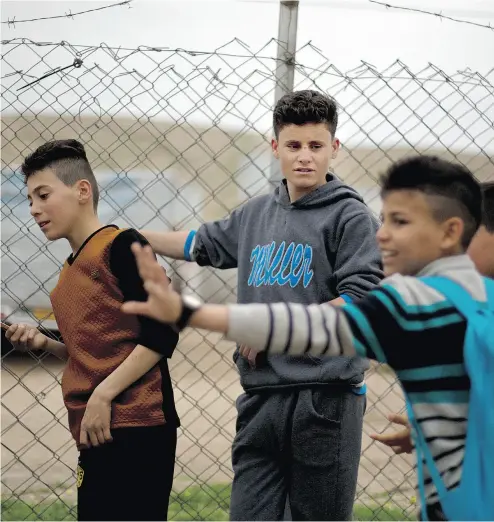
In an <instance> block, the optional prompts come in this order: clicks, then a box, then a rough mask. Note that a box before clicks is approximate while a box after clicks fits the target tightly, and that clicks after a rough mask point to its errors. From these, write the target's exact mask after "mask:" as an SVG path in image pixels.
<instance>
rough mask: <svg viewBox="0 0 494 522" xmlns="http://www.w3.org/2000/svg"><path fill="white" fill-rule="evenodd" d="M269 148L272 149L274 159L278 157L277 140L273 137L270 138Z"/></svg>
mask: <svg viewBox="0 0 494 522" xmlns="http://www.w3.org/2000/svg"><path fill="white" fill-rule="evenodd" d="M271 149H272V150H273V155H274V157H275V158H276V159H280V152H279V150H278V141H277V140H276V139H275V138H273V139H272V140H271Z"/></svg>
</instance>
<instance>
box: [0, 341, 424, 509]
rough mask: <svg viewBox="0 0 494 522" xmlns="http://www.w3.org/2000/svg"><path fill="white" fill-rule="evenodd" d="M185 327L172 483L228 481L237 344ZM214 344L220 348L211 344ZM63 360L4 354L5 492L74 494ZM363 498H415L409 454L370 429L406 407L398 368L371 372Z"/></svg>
mask: <svg viewBox="0 0 494 522" xmlns="http://www.w3.org/2000/svg"><path fill="white" fill-rule="evenodd" d="M202 334H203V332H197V331H187V332H185V333H184V334H183V338H182V340H181V342H180V345H179V347H178V349H177V351H176V352H175V354H174V356H173V359H172V360H171V362H170V368H171V371H172V378H173V380H174V383H175V400H176V403H177V408H178V411H179V415H180V417H181V421H182V428H181V432H180V434H179V441H178V448H177V465H176V472H175V483H174V488H175V489H176V490H177V491H180V490H182V489H183V488H184V487H186V486H188V485H190V484H193V483H196V484H197V483H198V484H200V483H206V482H211V483H212V482H215V483H218V482H230V481H231V478H232V471H231V461H230V448H231V442H232V440H233V436H234V430H235V417H236V410H235V399H236V398H237V396H238V395H239V394H240V393H241V387H240V385H239V379H238V374H237V372H236V369H235V367H234V365H233V363H232V358H231V356H232V353H233V346H232V344H231V343H227V342H225V341H222V340H220V338H219V336H216V335H214V334H210V335H207V336H205V337H204V336H203V335H202ZM213 347H214V349H213ZM62 369H63V363H62V362H61V361H58V360H57V359H54V358H51V357H50V358H42V359H41V360H38V359H34V358H33V357H32V356H29V355H25V356H18V355H12V354H9V355H7V356H4V358H3V360H2V373H1V377H2V382H1V389H2V399H1V402H2V420H1V424H2V494H3V495H8V494H11V493H12V492H14V494H15V495H22V494H34V493H36V494H38V493H39V492H43V491H44V492H47V493H49V492H50V490H54V489H56V490H57V492H59V493H62V492H65V493H64V494H67V495H73V494H74V488H73V485H74V476H73V467H74V463H75V462H76V455H77V452H76V449H75V446H74V444H73V442H72V439H71V436H70V434H69V432H68V430H67V427H66V414H65V408H64V406H63V402H62V396H61V391H60V387H59V384H58V382H57V379H58V380H59V379H60V377H61V373H62ZM367 383H368V407H367V413H366V417H365V427H364V437H363V442H362V457H361V462H360V471H359V480H358V491H357V495H358V499H359V500H360V501H361V502H366V501H369V499H374V500H376V501H378V502H379V503H385V502H389V501H392V502H394V503H397V504H400V505H403V504H405V505H409V503H410V499H411V498H412V497H413V495H414V492H413V484H414V479H413V476H414V474H413V471H412V469H411V462H412V460H411V458H410V457H409V456H405V457H402V456H393V457H392V455H393V453H392V452H391V451H390V450H387V449H384V448H383V447H380V445H378V444H376V443H375V442H373V441H372V440H371V439H370V438H369V436H368V434H369V433H372V432H375V431H378V432H379V431H382V430H383V429H384V428H385V427H386V425H387V424H388V422H387V420H386V414H387V413H390V412H397V411H400V410H402V408H403V399H402V394H401V390H400V388H399V386H398V385H397V384H396V383H395V378H394V374H393V373H391V372H389V371H387V370H385V369H382V368H381V369H379V370H377V369H376V368H373V369H371V370H370V371H369V374H368V376H367Z"/></svg>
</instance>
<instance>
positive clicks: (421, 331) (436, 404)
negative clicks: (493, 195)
mask: <svg viewBox="0 0 494 522" xmlns="http://www.w3.org/2000/svg"><path fill="white" fill-rule="evenodd" d="M381 196H382V200H383V210H382V227H381V228H380V229H379V231H378V233H377V240H378V243H379V247H380V250H381V255H382V262H383V267H384V270H385V274H386V276H387V277H386V279H385V280H383V281H382V283H381V285H380V286H379V287H378V288H377V289H375V290H373V291H371V292H370V293H369V294H368V295H367V296H366V297H364V298H362V299H360V300H359V301H357V302H355V303H351V304H348V305H345V306H344V307H340V308H338V307H334V306H331V305H329V304H323V305H309V306H304V305H299V304H287V303H275V304H248V305H230V306H219V305H201V304H200V303H198V302H195V301H192V300H191V299H190V298H187V297H186V296H180V295H178V294H176V293H175V292H173V291H170V289H169V288H167V279H166V277H165V276H164V274H163V271H162V270H161V268H160V267H159V265H158V264H157V262H156V261H155V259H154V257H153V256H152V254H151V252H149V251H148V250H146V249H142V248H141V247H140V246H136V247H135V250H134V253H135V254H136V257H137V259H138V263H139V266H140V270H141V276H142V277H143V279H144V280H145V281H146V284H145V286H146V290H147V291H148V292H149V299H148V301H147V302H146V303H126V304H124V305H123V307H124V310H125V311H126V312H128V313H137V314H143V315H148V316H151V317H154V318H156V319H159V320H162V321H164V322H167V323H175V324H176V326H177V327H178V329H181V328H183V327H184V326H186V325H187V324H188V325H190V326H194V327H197V328H203V329H208V330H212V331H217V332H222V333H225V334H226V337H227V338H228V339H230V340H232V341H235V342H237V343H240V344H245V345H248V346H250V347H252V348H253V349H256V350H259V351H261V350H265V351H267V352H270V353H271V354H277V353H278V354H282V353H284V354H290V355H301V354H310V355H317V356H321V355H331V356H338V355H346V356H352V355H355V354H358V355H360V356H362V357H368V358H371V359H375V360H377V361H380V362H386V363H388V364H389V365H390V366H391V367H392V368H394V370H395V371H396V373H397V375H398V377H399V379H400V381H401V383H402V385H403V387H404V389H405V392H406V394H407V395H408V398H409V400H410V402H411V403H412V407H413V410H414V413H415V416H416V417H417V420H418V422H419V424H420V425H421V428H422V430H423V432H424V435H425V437H426V440H427V442H428V444H429V447H430V450H431V453H432V455H433V457H434V460H435V462H436V466H437V468H438V470H439V472H440V474H441V476H442V478H443V480H444V483H445V486H446V487H447V488H448V489H452V488H454V487H456V486H457V485H458V484H459V482H460V480H461V474H462V464H463V458H464V448H465V436H466V427H467V416H468V403H469V390H470V381H469V378H468V376H467V374H466V371H465V367H464V364H463V347H464V346H463V345H464V337H465V331H466V321H465V319H464V318H463V316H462V315H460V314H459V313H458V311H457V310H456V308H454V307H453V306H452V305H451V304H450V303H449V302H448V301H447V300H446V299H445V298H444V296H443V295H442V294H440V293H438V292H436V291H435V290H433V289H432V288H430V287H428V286H426V285H425V284H424V283H423V282H421V281H420V280H419V279H418V278H417V277H414V276H434V275H441V276H446V277H449V278H451V279H453V280H454V281H457V282H458V283H460V284H461V285H462V286H463V287H464V288H465V289H466V290H467V291H468V292H469V293H470V294H471V295H472V296H473V297H474V298H475V299H477V300H479V301H485V300H486V290H485V284H484V282H483V279H482V277H481V275H480V274H479V272H478V271H477V269H476V268H475V265H474V263H473V262H472V260H471V259H470V257H468V255H467V254H466V251H467V249H468V247H469V245H470V242H471V240H472V238H473V237H474V235H475V234H476V232H477V229H478V228H479V225H480V223H481V198H482V196H481V189H480V186H479V184H478V183H477V181H476V180H475V178H474V177H473V175H472V174H471V173H470V172H469V171H468V170H467V169H466V168H465V167H463V166H460V165H457V164H453V163H449V162H446V161H443V160H441V159H439V158H436V157H427V156H422V157H415V158H411V159H406V160H404V161H401V162H399V163H396V164H394V165H392V166H391V167H390V169H389V170H388V172H387V173H386V174H385V175H384V176H383V179H382V193H381ZM493 436H494V434H493ZM425 481H426V484H425V487H426V502H427V508H428V509H427V511H428V515H429V516H430V517H431V518H435V519H441V518H442V515H441V510H440V506H438V496H437V492H436V491H435V488H434V486H433V485H432V481H431V479H430V476H428V474H427V472H426V473H425Z"/></svg>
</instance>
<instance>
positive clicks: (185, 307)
mask: <svg viewBox="0 0 494 522" xmlns="http://www.w3.org/2000/svg"><path fill="white" fill-rule="evenodd" d="M180 298H181V300H182V312H181V313H180V317H179V318H178V320H177V322H176V323H175V327H176V329H177V330H178V331H179V332H181V331H182V330H183V329H184V328H185V327H186V326H187V324H188V322H189V320H190V316H191V315H192V314H193V313H194V312H195V311H196V310H199V308H201V306H202V303H201V301H200V300H199V299H198V298H197V297H194V296H192V295H183V294H182V295H181V296H180Z"/></svg>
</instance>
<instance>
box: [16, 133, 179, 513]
mask: <svg viewBox="0 0 494 522" xmlns="http://www.w3.org/2000/svg"><path fill="white" fill-rule="evenodd" d="M22 171H23V174H24V176H25V181H26V184H27V188H28V199H29V204H30V207H31V214H32V216H33V217H34V219H35V221H36V223H37V226H39V227H40V228H41V230H42V231H43V233H44V234H45V236H46V238H47V239H48V240H50V241H54V240H57V239H67V241H68V242H69V244H70V247H71V249H72V253H71V254H70V255H69V257H68V258H67V260H66V261H65V263H64V266H63V269H62V271H61V273H60V277H59V280H58V283H57V285H56V287H55V288H54V289H53V291H52V293H51V295H50V298H51V302H52V306H53V311H54V314H55V318H56V320H57V324H58V328H59V330H60V333H61V335H62V338H63V343H61V342H57V341H54V340H53V339H49V338H48V337H46V336H44V335H43V334H42V333H40V332H39V331H38V330H37V329H35V328H33V327H29V326H26V325H12V326H11V327H10V328H9V330H8V331H7V333H6V337H7V339H9V340H10V342H11V343H12V344H13V346H14V347H15V348H17V349H20V350H26V349H27V350H36V349H42V350H46V351H49V352H52V353H53V354H54V355H57V356H58V357H61V358H62V359H66V360H67V365H66V367H65V370H64V374H63V378H62V393H63V398H64V403H65V406H66V407H67V411H68V423H69V428H70V431H71V433H72V436H73V438H74V440H75V442H76V444H77V447H78V449H79V451H80V453H79V463H78V466H77V485H78V518H79V520H166V518H167V510H168V499H169V495H170V492H171V487H172V482H173V473H174V465H175V450H176V443H177V427H178V426H179V425H180V421H179V418H178V415H177V412H176V410H175V403H174V397H173V390H172V384H171V380H170V374H169V371H168V365H167V358H169V357H171V355H172V354H173V351H174V349H175V347H176V345H177V342H178V335H177V333H176V332H175V331H174V330H172V329H171V328H170V327H169V326H165V325H162V324H159V323H157V322H155V321H153V320H148V319H142V318H137V317H129V316H127V315H125V314H123V313H122V312H121V310H120V307H121V305H122V303H123V302H124V301H126V300H128V299H136V300H139V301H140V300H145V299H146V292H145V291H144V289H143V285H142V280H141V278H140V276H139V273H138V270H137V266H136V262H135V258H134V255H133V253H132V251H131V249H130V245H131V244H132V243H133V242H135V241H139V242H140V243H141V244H147V242H146V240H145V239H144V238H143V236H141V235H140V234H139V233H138V232H136V231H135V230H133V229H119V228H118V227H117V226H115V225H107V226H104V225H103V224H102V223H101V222H100V221H99V219H98V216H97V205H98V199H99V193H98V185H97V183H96V179H95V177H94V174H93V172H92V170H91V167H90V165H89V162H88V160H87V157H86V152H85V150H84V147H83V145H82V144H80V143H79V142H77V141H75V140H59V141H53V142H49V143H46V144H44V145H42V146H41V147H39V148H38V149H37V150H36V151H35V152H34V153H32V154H31V155H30V156H28V157H27V158H26V159H25V161H24V164H23V165H22ZM131 296H133V297H131Z"/></svg>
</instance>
